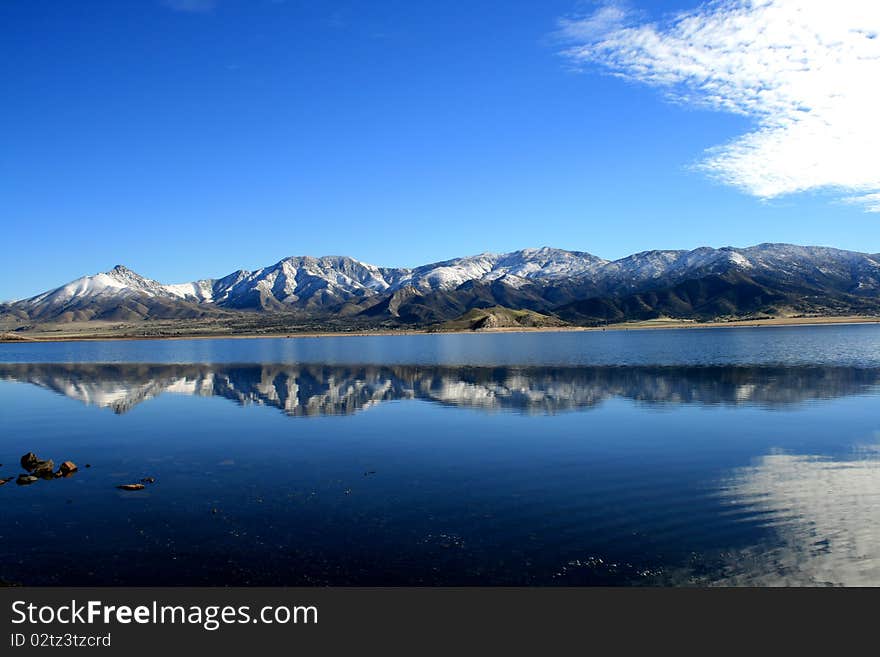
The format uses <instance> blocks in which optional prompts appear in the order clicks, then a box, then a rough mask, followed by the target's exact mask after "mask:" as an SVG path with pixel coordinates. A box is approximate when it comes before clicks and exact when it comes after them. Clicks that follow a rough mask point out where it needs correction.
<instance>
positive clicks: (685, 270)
mask: <svg viewBox="0 0 880 657" xmlns="http://www.w3.org/2000/svg"><path fill="white" fill-rule="evenodd" d="M710 280H711V282H712V284H711V285H708V287H706V286H705V285H704V286H703V288H705V289H703V288H700V292H699V294H696V293H695V292H693V290H691V291H690V292H686V291H685V292H683V291H682V290H681V289H677V287H676V286H682V285H686V286H691V287H693V282H694V281H703V282H704V283H705V282H706V281H710ZM719 281H720V283H719ZM719 286H720V287H719ZM664 290H665V291H666V292H663V291H664ZM647 292H651V293H654V294H655V297H656V296H657V295H656V293H658V292H660V293H661V295H660V296H661V297H662V296H663V294H666V296H667V297H670V298H671V301H669V299H667V301H669V302H668V303H667V301H664V300H663V298H660V299H659V301H658V300H657V299H654V298H653V297H652V299H653V300H651V299H648V300H646V299H645V298H644V294H645V293H647ZM682 294H684V295H685V296H686V297H688V298H687V299H684V300H683V302H682V303H679V302H680V301H682V299H681V295H682ZM718 294H721V295H722V296H723V297H724V298H723V299H722V303H720V305H719V303H715V301H717V299H715V300H714V301H713V299H714V297H713V299H703V300H700V299H699V298H697V297H699V295H703V296H705V295H709V296H712V295H715V296H717V295H718ZM632 295H641V296H639V297H638V298H637V299H634V300H633V301H632V303H631V304H630V305H631V306H632V307H640V308H643V310H642V311H641V312H643V313H648V315H649V316H650V313H661V314H662V313H666V312H667V311H670V312H673V314H674V313H675V312H679V313H680V314H684V315H686V314H687V313H688V312H692V313H702V315H706V314H707V313H709V314H711V312H725V311H726V310H727V309H728V306H730V311H731V313H733V314H736V313H737V312H738V311H739V310H742V311H743V312H755V311H759V310H760V309H761V308H763V307H765V306H768V304H771V305H772V304H775V305H776V306H786V307H788V306H792V307H796V306H797V304H798V303H799V302H798V298H799V297H800V298H801V299H808V298H809V299H812V300H814V301H813V302H812V303H813V306H810V308H813V307H815V308H819V309H821V308H830V309H831V310H835V309H837V310H840V311H841V312H843V311H844V310H845V308H846V307H852V308H858V309H860V312H861V311H865V310H866V309H868V310H870V308H871V307H873V304H874V302H878V295H880V258H878V256H876V255H870V254H864V253H856V252H852V251H843V250H839V249H832V248H827V247H804V246H794V245H788V244H761V245H758V246H753V247H748V248H733V247H724V248H720V249H714V248H709V247H701V248H698V249H693V250H690V251H685V250H680V251H646V252H643V253H637V254H633V255H630V256H627V257H625V258H621V259H619V260H614V261H608V260H604V259H602V258H599V257H597V256H594V255H591V254H589V253H585V252H580V251H565V250H562V249H553V248H548V247H544V248H540V249H523V250H521V251H514V252H512V253H503V254H494V253H483V254H479V255H475V256H467V257H462V258H455V259H452V260H446V261H443V262H436V263H431V264H427V265H422V266H419V267H415V268H412V269H409V268H390V267H378V266H376V265H371V264H367V263H364V262H361V261H359V260H355V259H353V258H349V257H344V256H325V257H321V258H315V257H309V256H300V257H290V258H285V259H283V260H281V261H280V262H277V263H275V264H273V265H270V266H268V267H264V268H261V269H258V270H256V271H253V272H251V271H245V270H239V271H236V272H233V273H231V274H228V275H227V276H224V277H223V278H218V279H201V280H198V281H194V282H190V283H181V284H172V285H165V284H162V283H159V282H157V281H155V280H152V279H149V278H145V277H143V276H141V275H139V274H136V273H135V272H133V271H131V270H129V269H127V268H126V267H123V266H121V265H120V266H116V267H114V268H113V269H111V270H110V271H108V272H104V273H99V274H95V275H92V276H85V277H82V278H79V279H77V280H75V281H72V282H70V283H68V284H66V285H63V286H61V287H59V288H56V289H54V290H50V291H48V292H45V293H43V294H39V295H37V296H35V297H32V298H30V299H25V300H22V301H17V302H12V303H8V304H5V305H3V306H0V313H2V314H3V315H6V316H8V317H13V318H18V319H20V320H31V321H33V320H37V321H48V320H56V321H57V320H60V321H71V320H89V319H113V320H135V319H144V318H197V317H201V316H206V315H209V316H217V315H223V314H224V313H225V314H228V313H237V312H240V311H267V312H272V311H290V312H299V313H303V312H305V313H310V314H312V315H320V314H322V313H324V314H335V315H340V314H341V315H344V316H348V317H351V316H363V317H371V318H379V319H382V318H384V319H389V318H391V319H394V320H395V321H398V320H399V321H401V322H403V323H431V322H435V321H441V320H444V319H450V318H452V317H453V316H456V315H458V314H461V313H463V312H466V311H467V310H469V309H470V308H473V307H488V306H492V305H504V306H511V307H520V308H526V309H530V310H536V311H539V312H555V311H556V310H557V309H563V313H562V314H561V315H560V316H562V317H565V318H566V319H569V320H570V321H579V320H580V319H584V321H586V320H587V319H590V318H592V320H603V319H604V320H607V319H609V318H611V317H612V316H613V317H615V318H616V317H617V316H618V315H621V314H622V315H628V314H631V311H630V310H627V309H626V307H623V309H621V308H622V306H621V304H623V306H626V304H627V302H626V300H627V299H628V298H629V297H630V296H632ZM725 295H726V296H725ZM744 295H745V296H746V297H748V298H749V303H748V304H747V305H748V308H739V309H738V306H737V304H738V303H739V302H738V301H737V299H741V298H742V297H743V296H744ZM691 297H693V298H691ZM585 300H589V301H590V303H589V304H587V305H586V306H584V305H583V302H584V301H585ZM596 300H601V303H600V304H599V306H597V305H596ZM710 302H711V303H710ZM577 303H580V304H581V305H580V306H578V307H577V308H576V309H575V310H571V308H569V307H568V305H570V304H577ZM707 303H708V304H709V305H706V304H707ZM609 304H611V305H612V306H614V310H613V312H612V311H607V312H606V310H602V309H603V308H606V309H607V307H609ZM658 304H659V305H658ZM749 304H750V305H749ZM792 304H793V305H792ZM697 306H705V308H704V309H703V310H700V309H699V308H697ZM862 306H864V307H862ZM877 306H878V308H880V302H878V303H877ZM805 307H806V306H805ZM676 308H677V309H678V310H676ZM707 308H708V309H709V310H706V309H707ZM585 309H586V310H585ZM569 311H571V312H569ZM704 311H705V312H704ZM584 312H587V314H586V315H584ZM608 312H610V313H611V314H610V315H608ZM566 313H567V314H566ZM596 313H599V314H598V315H597V314H596ZM603 314H604V315H608V316H603Z"/></svg>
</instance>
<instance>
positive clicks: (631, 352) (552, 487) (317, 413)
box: [0, 326, 880, 585]
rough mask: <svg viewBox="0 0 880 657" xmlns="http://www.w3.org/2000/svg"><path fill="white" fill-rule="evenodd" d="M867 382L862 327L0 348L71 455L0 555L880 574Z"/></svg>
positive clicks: (46, 579)
mask: <svg viewBox="0 0 880 657" xmlns="http://www.w3.org/2000/svg"><path fill="white" fill-rule="evenodd" d="M878 401H880V327H877V326H838V327H792V328H772V329H771V328H761V329H749V328H737V329H725V330H687V331H638V332H637V331H628V332H612V331H607V332H591V333H548V334H518V335H515V334H501V335H498V334H495V335H473V336H472V335H460V336H453V335H437V336H408V337H370V338H356V337H345V338H321V339H292V340H216V341H215V340H195V341H149V342H148V341H143V342H141V341H138V342H107V343H58V344H37V345H34V344H30V345H24V344H22V345H0V463H2V464H3V465H2V466H0V477H4V478H5V477H10V476H14V475H17V474H18V473H19V472H21V468H20V467H19V465H18V460H19V457H20V456H21V455H22V454H24V453H25V452H28V451H33V452H36V453H37V454H38V455H39V456H41V457H43V458H52V459H54V460H55V461H56V463H58V462H60V461H63V460H66V459H70V460H73V461H75V462H76V463H77V464H79V465H80V466H81V469H80V471H79V472H77V473H75V474H74V475H73V476H71V477H69V478H63V479H55V480H49V481H43V480H41V481H38V482H36V483H34V484H32V485H29V486H18V485H16V482H15V481H14V480H13V481H10V482H9V483H7V484H6V485H4V486H2V487H0V514H2V518H3V522H2V523H0V580H3V581H7V582H22V583H25V584H98V585H102V584H172V585H173V584H215V585H219V584H232V585H235V584H265V585H276V584H291V585H296V584H316V585H326V584H330V585H344V584H350V585H361V584H372V585H375V584H391V585H394V584H429V585H437V584H525V585H534V584H549V585H557V584H558V585H567V584H620V585H692V584H722V585H731V584H733V585H738V584H760V585H765V584H766V585H783V584H794V585H825V584H843V585H878V584H880V413H878V410H880V406H878ZM87 463H88V464H89V465H90V466H91V467H89V468H85V467H84V466H85V464H87ZM144 477H155V478H156V481H155V483H153V484H147V485H146V487H145V489H144V490H142V491H137V492H124V491H120V490H117V489H116V486H117V485H119V484H124V483H133V482H137V481H139V480H140V479H141V478H144Z"/></svg>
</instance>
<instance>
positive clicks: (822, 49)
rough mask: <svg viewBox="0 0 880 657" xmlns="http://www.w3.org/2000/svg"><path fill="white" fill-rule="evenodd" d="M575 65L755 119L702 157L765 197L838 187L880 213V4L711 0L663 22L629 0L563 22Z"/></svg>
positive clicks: (716, 172)
mask: <svg viewBox="0 0 880 657" xmlns="http://www.w3.org/2000/svg"><path fill="white" fill-rule="evenodd" d="M560 32H561V35H562V37H563V38H565V39H566V40H567V42H568V44H569V45H568V47H567V48H566V49H565V50H564V51H563V52H564V54H565V56H566V57H567V58H569V60H570V61H572V62H574V63H575V64H577V65H579V66H586V65H591V64H592V65H599V66H601V67H603V68H604V69H606V70H608V71H610V72H611V73H613V74H614V75H619V76H622V77H624V78H628V79H632V80H636V81H640V82H643V83H646V84H649V85H652V86H654V87H657V88H661V89H663V90H665V92H666V93H667V95H668V96H669V97H670V98H672V99H674V100H676V101H677V102H682V103H686V104H695V105H699V106H702V107H708V108H711V109H716V110H721V111H726V112H734V113H737V114H742V115H745V116H748V117H750V118H752V119H753V120H754V121H755V129H754V130H753V131H752V132H749V133H747V134H744V135H742V136H740V137H738V138H736V139H734V140H733V141H731V142H730V143H727V144H723V145H720V146H717V147H715V148H713V149H710V150H709V151H708V152H707V153H706V154H705V159H703V161H702V162H700V164H699V165H698V166H699V168H701V169H703V170H704V171H706V172H708V173H709V174H711V175H712V176H714V177H716V178H717V179H719V180H721V181H723V182H725V183H728V184H730V185H734V186H736V187H738V188H740V189H742V190H744V191H746V192H748V193H751V194H753V195H755V196H758V197H761V198H772V197H775V196H779V195H782V194H789V193H793V192H802V191H808V190H818V189H835V190H838V191H840V192H841V193H842V195H843V196H844V200H846V201H847V202H857V203H860V204H862V205H863V206H864V207H865V208H866V209H867V210H870V211H874V212H880V84H878V80H880V2H875V1H873V0H868V1H865V0H835V1H834V2H830V1H828V2H825V1H820V0H715V1H713V2H707V3H705V4H703V5H701V6H700V7H698V8H697V9H694V10H691V11H687V12H684V13H680V14H677V15H675V16H672V17H670V18H668V19H667V20H664V21H661V22H647V21H645V20H644V19H643V18H642V16H641V15H639V14H636V13H634V12H633V11H631V10H630V9H628V8H627V7H626V6H625V5H623V4H618V3H606V4H604V5H602V6H601V7H600V8H598V9H597V10H596V11H594V12H593V13H592V14H590V15H588V16H581V17H575V18H567V19H563V20H562V21H560Z"/></svg>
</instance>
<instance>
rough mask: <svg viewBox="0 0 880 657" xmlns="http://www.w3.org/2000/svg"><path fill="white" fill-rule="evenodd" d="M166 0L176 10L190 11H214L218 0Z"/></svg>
mask: <svg viewBox="0 0 880 657" xmlns="http://www.w3.org/2000/svg"><path fill="white" fill-rule="evenodd" d="M164 2H165V4H166V5H167V6H168V7H171V9H174V10H175V11H189V12H206V11H212V10H213V9H214V7H215V6H216V5H217V2H216V0H164Z"/></svg>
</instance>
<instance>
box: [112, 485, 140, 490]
mask: <svg viewBox="0 0 880 657" xmlns="http://www.w3.org/2000/svg"><path fill="white" fill-rule="evenodd" d="M116 488H118V489H119V490H143V489H144V485H143V484H121V485H119V486H117V487H116Z"/></svg>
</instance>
